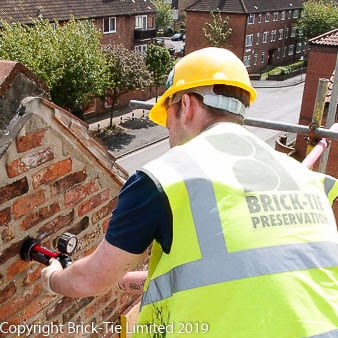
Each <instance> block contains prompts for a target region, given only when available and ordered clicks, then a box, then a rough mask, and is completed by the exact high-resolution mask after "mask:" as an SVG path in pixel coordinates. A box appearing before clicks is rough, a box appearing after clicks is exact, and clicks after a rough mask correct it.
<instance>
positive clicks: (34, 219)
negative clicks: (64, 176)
mask: <svg viewBox="0 0 338 338" xmlns="http://www.w3.org/2000/svg"><path fill="white" fill-rule="evenodd" d="M60 210H61V207H60V204H59V203H58V202H54V203H52V204H51V205H49V206H44V207H42V208H40V209H38V210H36V211H34V212H32V213H30V214H29V215H27V216H26V217H25V218H24V219H23V221H22V223H21V228H22V229H23V230H27V229H30V228H32V227H33V226H35V225H37V224H38V223H40V222H42V221H44V220H46V219H47V218H49V217H52V216H53V215H55V214H56V213H58V212H59V211H60Z"/></svg>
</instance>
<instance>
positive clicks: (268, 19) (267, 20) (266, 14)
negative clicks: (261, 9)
mask: <svg viewBox="0 0 338 338" xmlns="http://www.w3.org/2000/svg"><path fill="white" fill-rule="evenodd" d="M269 21H270V12H266V13H265V22H269Z"/></svg>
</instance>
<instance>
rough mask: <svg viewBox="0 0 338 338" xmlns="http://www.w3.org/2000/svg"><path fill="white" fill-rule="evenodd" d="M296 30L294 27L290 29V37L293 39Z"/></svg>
mask: <svg viewBox="0 0 338 338" xmlns="http://www.w3.org/2000/svg"><path fill="white" fill-rule="evenodd" d="M296 30H297V28H296V27H292V28H291V37H292V38H294V37H295V36H296Z"/></svg>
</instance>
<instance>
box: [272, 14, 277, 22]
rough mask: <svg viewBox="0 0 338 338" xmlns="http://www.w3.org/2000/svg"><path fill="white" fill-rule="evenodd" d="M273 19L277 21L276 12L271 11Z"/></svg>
mask: <svg viewBox="0 0 338 338" xmlns="http://www.w3.org/2000/svg"><path fill="white" fill-rule="evenodd" d="M272 20H273V21H278V12H273V19H272Z"/></svg>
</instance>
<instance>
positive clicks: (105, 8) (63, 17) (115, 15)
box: [0, 0, 156, 51]
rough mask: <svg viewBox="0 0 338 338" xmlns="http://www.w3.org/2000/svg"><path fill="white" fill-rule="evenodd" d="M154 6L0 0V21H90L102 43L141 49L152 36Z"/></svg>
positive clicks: (146, 1)
mask: <svg viewBox="0 0 338 338" xmlns="http://www.w3.org/2000/svg"><path fill="white" fill-rule="evenodd" d="M155 14H156V8H155V6H154V5H153V4H152V2H151V1H150V0H90V1H89V0H76V1H68V0H67V1H63V0H55V1H49V0H25V1H21V0H2V1H1V9H0V20H5V21H7V22H22V23H27V24H29V23H30V22H31V19H32V18H44V19H47V20H49V21H50V22H53V21H55V20H56V21H58V22H60V23H62V22H65V21H68V20H69V19H70V18H71V17H74V18H75V19H79V20H93V21H94V22H95V24H96V26H97V27H98V29H99V30H100V31H101V32H102V39H101V41H102V44H108V43H120V44H123V45H124V46H125V47H126V48H128V49H130V50H133V49H135V50H139V51H143V50H145V49H146V48H147V45H148V44H149V43H150V42H151V41H152V39H153V38H154V37H155V36H156V29H155Z"/></svg>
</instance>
